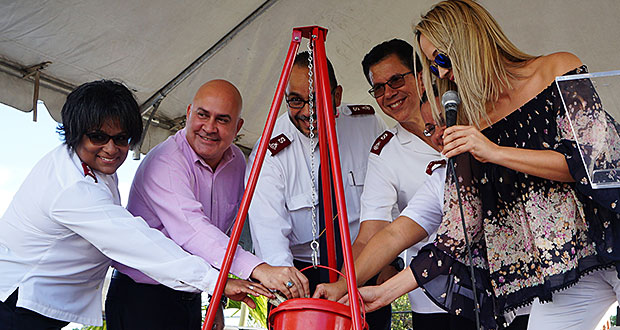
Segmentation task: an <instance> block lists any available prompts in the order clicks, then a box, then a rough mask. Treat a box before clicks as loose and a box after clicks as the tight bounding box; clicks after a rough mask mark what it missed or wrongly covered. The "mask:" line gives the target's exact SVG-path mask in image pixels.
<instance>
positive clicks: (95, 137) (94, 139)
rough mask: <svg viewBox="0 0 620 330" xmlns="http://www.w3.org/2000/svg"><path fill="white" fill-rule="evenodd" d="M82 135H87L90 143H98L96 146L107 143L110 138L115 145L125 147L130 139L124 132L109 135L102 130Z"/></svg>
mask: <svg viewBox="0 0 620 330" xmlns="http://www.w3.org/2000/svg"><path fill="white" fill-rule="evenodd" d="M84 135H86V136H87V137H88V139H89V140H90V142H91V143H92V144H94V145H98V146H101V145H104V144H106V143H108V141H110V139H112V141H114V144H116V145H117V146H119V147H126V146H127V145H128V144H129V140H130V138H129V136H128V135H127V134H126V133H121V134H117V135H114V136H110V135H108V134H105V133H103V132H90V133H86V134H84Z"/></svg>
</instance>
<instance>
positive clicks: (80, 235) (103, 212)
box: [0, 144, 218, 325]
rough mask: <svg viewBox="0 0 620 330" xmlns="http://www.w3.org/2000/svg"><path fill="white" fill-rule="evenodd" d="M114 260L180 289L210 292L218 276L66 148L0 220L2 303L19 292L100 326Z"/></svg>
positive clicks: (26, 299)
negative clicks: (87, 172) (141, 215)
mask: <svg viewBox="0 0 620 330" xmlns="http://www.w3.org/2000/svg"><path fill="white" fill-rule="evenodd" d="M95 177H96V179H95ZM110 259H113V260H116V261H118V262H121V263H123V264H126V265H130V266H132V267H134V268H137V269H139V270H141V271H142V272H144V273H145V274H147V275H149V276H150V277H152V278H153V279H155V280H156V281H158V282H160V283H162V284H165V285H167V286H169V287H172V288H174V289H177V290H184V291H190V292H199V291H212V290H213V287H214V285H215V282H216V281H217V276H218V272H217V270H215V269H213V268H211V267H210V266H209V265H208V264H207V263H206V262H204V261H203V260H202V259H201V258H199V257H196V256H191V255H189V254H187V253H186V252H185V251H183V250H182V249H181V248H180V247H179V246H178V245H176V244H175V243H174V242H172V241H171V240H169V239H168V238H166V237H165V236H164V235H163V234H162V233H161V232H159V231H158V230H155V229H151V228H149V227H148V226H147V224H146V223H145V222H144V221H143V220H142V219H141V218H134V217H133V216H132V215H131V214H130V213H129V212H128V211H127V210H125V208H123V207H122V206H120V198H119V193H118V187H117V177H116V174H113V175H105V174H103V173H100V172H94V176H90V175H85V170H84V169H83V167H82V162H81V161H80V159H79V158H78V156H77V155H76V154H75V152H71V151H69V149H68V147H67V146H66V145H64V144H63V145H61V146H59V147H57V148H55V149H54V150H52V151H51V152H50V153H48V154H47V155H46V156H44V157H43V158H42V159H41V160H40V161H39V162H38V163H37V165H35V167H34V168H33V169H32V171H31V172H30V174H29V175H28V177H27V178H26V180H25V181H24V183H23V184H22V186H21V187H20V189H19V190H18V192H17V193H16V194H15V197H14V198H13V201H12V202H11V204H10V205H9V207H8V209H7V211H6V213H5V214H4V216H3V217H2V218H1V219H0V269H1V270H2V271H1V272H2V275H1V276H0V300H2V301H6V299H7V298H8V297H9V296H10V295H11V294H12V293H13V292H14V291H15V290H16V289H19V294H18V300H17V306H19V307H23V308H26V309H29V310H32V311H35V312H37V313H39V314H42V315H45V316H47V317H50V318H53V319H57V320H62V321H68V322H78V323H83V324H93V325H97V324H99V325H100V324H102V318H101V310H102V308H101V285H102V283H103V279H104V277H105V274H106V271H107V269H108V266H109V265H110V263H111V260H110Z"/></svg>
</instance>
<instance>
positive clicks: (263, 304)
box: [226, 296, 267, 328]
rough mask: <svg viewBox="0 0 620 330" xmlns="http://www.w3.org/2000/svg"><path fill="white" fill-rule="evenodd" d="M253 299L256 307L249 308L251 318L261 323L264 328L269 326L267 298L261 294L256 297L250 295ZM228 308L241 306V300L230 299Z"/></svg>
mask: <svg viewBox="0 0 620 330" xmlns="http://www.w3.org/2000/svg"><path fill="white" fill-rule="evenodd" d="M250 298H252V300H254V302H255V303H256V308H255V309H252V308H248V312H249V314H250V319H251V320H252V321H254V323H256V324H258V325H260V326H261V327H263V328H267V298H266V297H263V296H260V297H254V296H250ZM226 308H237V309H240V308H241V302H239V301H234V300H228V305H227V306H226Z"/></svg>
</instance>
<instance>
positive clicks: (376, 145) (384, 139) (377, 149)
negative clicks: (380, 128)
mask: <svg viewBox="0 0 620 330" xmlns="http://www.w3.org/2000/svg"><path fill="white" fill-rule="evenodd" d="M393 137H394V133H392V132H390V131H385V132H383V133H381V135H379V137H378V138H377V139H376V140H375V142H373V144H372V148H370V152H372V153H373V154H375V155H377V156H379V155H380V154H381V150H383V147H385V145H386V144H387V143H388V142H389V141H390V139H392V138H393Z"/></svg>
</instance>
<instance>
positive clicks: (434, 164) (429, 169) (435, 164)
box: [426, 159, 446, 175]
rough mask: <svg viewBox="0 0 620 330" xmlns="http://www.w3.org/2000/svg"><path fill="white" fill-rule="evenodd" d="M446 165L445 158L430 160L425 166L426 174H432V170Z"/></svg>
mask: <svg viewBox="0 0 620 330" xmlns="http://www.w3.org/2000/svg"><path fill="white" fill-rule="evenodd" d="M445 165H446V160H445V159H440V160H433V161H432V162H430V163H428V165H427V166H426V174H428V175H432V174H433V172H434V171H435V170H436V169H438V168H440V167H442V166H445Z"/></svg>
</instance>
